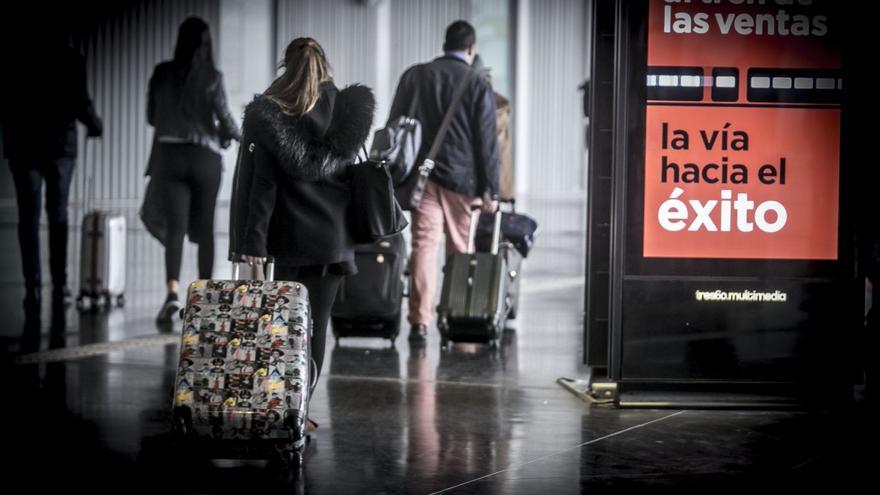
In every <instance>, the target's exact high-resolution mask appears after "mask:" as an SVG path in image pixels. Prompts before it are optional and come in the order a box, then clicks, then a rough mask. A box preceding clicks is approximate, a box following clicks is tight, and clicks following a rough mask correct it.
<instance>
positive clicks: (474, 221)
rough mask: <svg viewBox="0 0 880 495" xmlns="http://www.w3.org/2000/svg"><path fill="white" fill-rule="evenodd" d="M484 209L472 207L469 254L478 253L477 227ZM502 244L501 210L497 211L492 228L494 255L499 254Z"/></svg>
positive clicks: (469, 227)
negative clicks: (476, 244) (476, 245)
mask: <svg viewBox="0 0 880 495" xmlns="http://www.w3.org/2000/svg"><path fill="white" fill-rule="evenodd" d="M481 211H482V208H481V207H480V206H479V205H473V206H471V223H470V226H468V242H467V252H468V254H473V253H475V252H476V251H477V249H476V247H475V243H476V240H475V239H476V237H477V226H478V225H479V223H480V212H481ZM500 243H501V209H500V208H499V209H497V210H495V221H494V222H493V226H492V251H491V252H492V254H493V255H496V254H498V245H499V244H500Z"/></svg>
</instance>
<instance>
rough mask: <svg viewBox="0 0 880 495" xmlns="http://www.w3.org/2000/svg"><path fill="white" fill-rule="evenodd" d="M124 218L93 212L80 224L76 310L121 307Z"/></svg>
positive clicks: (123, 288)
mask: <svg viewBox="0 0 880 495" xmlns="http://www.w3.org/2000/svg"><path fill="white" fill-rule="evenodd" d="M125 231H126V227H125V217H124V216H121V215H112V214H110V213H107V212H104V211H99V210H94V211H91V212H89V213H88V214H87V215H86V216H85V217H84V218H83V222H82V244H81V249H80V269H79V280H80V283H79V295H78V296H77V298H76V306H77V308H79V309H81V310H82V309H85V308H87V307H95V306H97V305H98V304H100V303H102V302H103V303H104V305H105V307H107V308H110V307H112V306H113V305H114V304H116V305H118V306H122V305H124V304H125Z"/></svg>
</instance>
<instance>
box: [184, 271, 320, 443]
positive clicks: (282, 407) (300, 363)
mask: <svg viewBox="0 0 880 495" xmlns="http://www.w3.org/2000/svg"><path fill="white" fill-rule="evenodd" d="M310 339H311V314H310V310H309V298H308V292H307V290H306V288H305V287H304V286H303V285H302V284H299V283H296V282H283V281H261V280H244V281H233V280H197V281H195V282H193V283H192V284H191V285H190V287H189V291H188V296H187V301H186V309H185V310H184V314H183V332H182V335H181V344H180V365H179V367H178V371H177V375H176V378H175V390H174V404H173V411H172V417H173V421H174V425H175V430H177V431H178V432H181V433H184V434H186V435H188V436H198V437H209V438H214V439H223V440H226V439H236V440H278V441H285V442H289V443H290V444H291V446H292V447H293V448H294V449H297V448H299V447H301V446H302V445H303V443H304V440H305V423H306V417H307V413H308V402H309V393H310V386H311V376H312V359H311V353H310V347H311V346H310Z"/></svg>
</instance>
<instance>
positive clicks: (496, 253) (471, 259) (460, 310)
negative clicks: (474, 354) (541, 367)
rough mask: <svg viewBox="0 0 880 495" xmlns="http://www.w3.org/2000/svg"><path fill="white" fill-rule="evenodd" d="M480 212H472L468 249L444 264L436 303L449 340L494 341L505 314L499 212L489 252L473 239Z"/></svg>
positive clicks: (439, 322) (443, 333)
mask: <svg viewBox="0 0 880 495" xmlns="http://www.w3.org/2000/svg"><path fill="white" fill-rule="evenodd" d="M479 215H480V211H479V209H478V208H475V209H474V210H473V211H472V212H471V225H470V229H469V233H468V252H467V253H455V254H452V255H451V256H449V257H448V258H447V259H446V265H445V266H444V267H443V289H442V291H441V293H440V305H439V306H437V327H438V329H439V330H440V335H441V337H442V339H443V345H444V346H445V345H446V344H447V342H448V341H450V340H452V341H458V342H494V341H496V340H497V339H498V338H500V337H501V332H502V331H503V330H504V322H505V318H506V315H507V311H508V308H507V304H506V299H507V297H506V295H507V285H508V278H509V272H508V269H507V261H506V260H505V257H504V255H503V254H502V253H501V252H500V250H499V244H500V237H501V211H500V210H499V211H497V212H496V213H495V216H494V218H495V225H494V228H493V239H492V246H491V250H490V252H476V251H475V246H474V238H475V235H476V229H477V223H478V219H479Z"/></svg>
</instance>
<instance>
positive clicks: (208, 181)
mask: <svg viewBox="0 0 880 495" xmlns="http://www.w3.org/2000/svg"><path fill="white" fill-rule="evenodd" d="M156 147H157V148H158V147H163V149H162V150H160V152H161V153H162V155H161V156H162V158H163V159H162V160H157V161H156V164H155V168H154V169H153V171H152V179H151V180H154V181H157V183H158V185H159V186H160V188H161V189H160V190H161V191H163V194H164V196H163V198H164V199H165V202H166V205H165V208H166V211H168V212H169V215H168V237H167V239H166V241H165V274H166V280H180V265H181V260H182V258H183V241H184V238H185V237H186V234H187V232H188V231H189V234H190V240H192V241H194V242H197V243H198V245H199V278H201V279H209V278H211V275H212V272H213V268H214V209H215V206H216V204H217V192H218V191H219V190H220V174H221V171H222V169H223V165H222V163H221V159H220V155H218V154H216V153H214V152H213V151H211V150H209V149H207V148H204V147H201V146H194V145H188V144H161V143H160V144H157V145H156Z"/></svg>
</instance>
